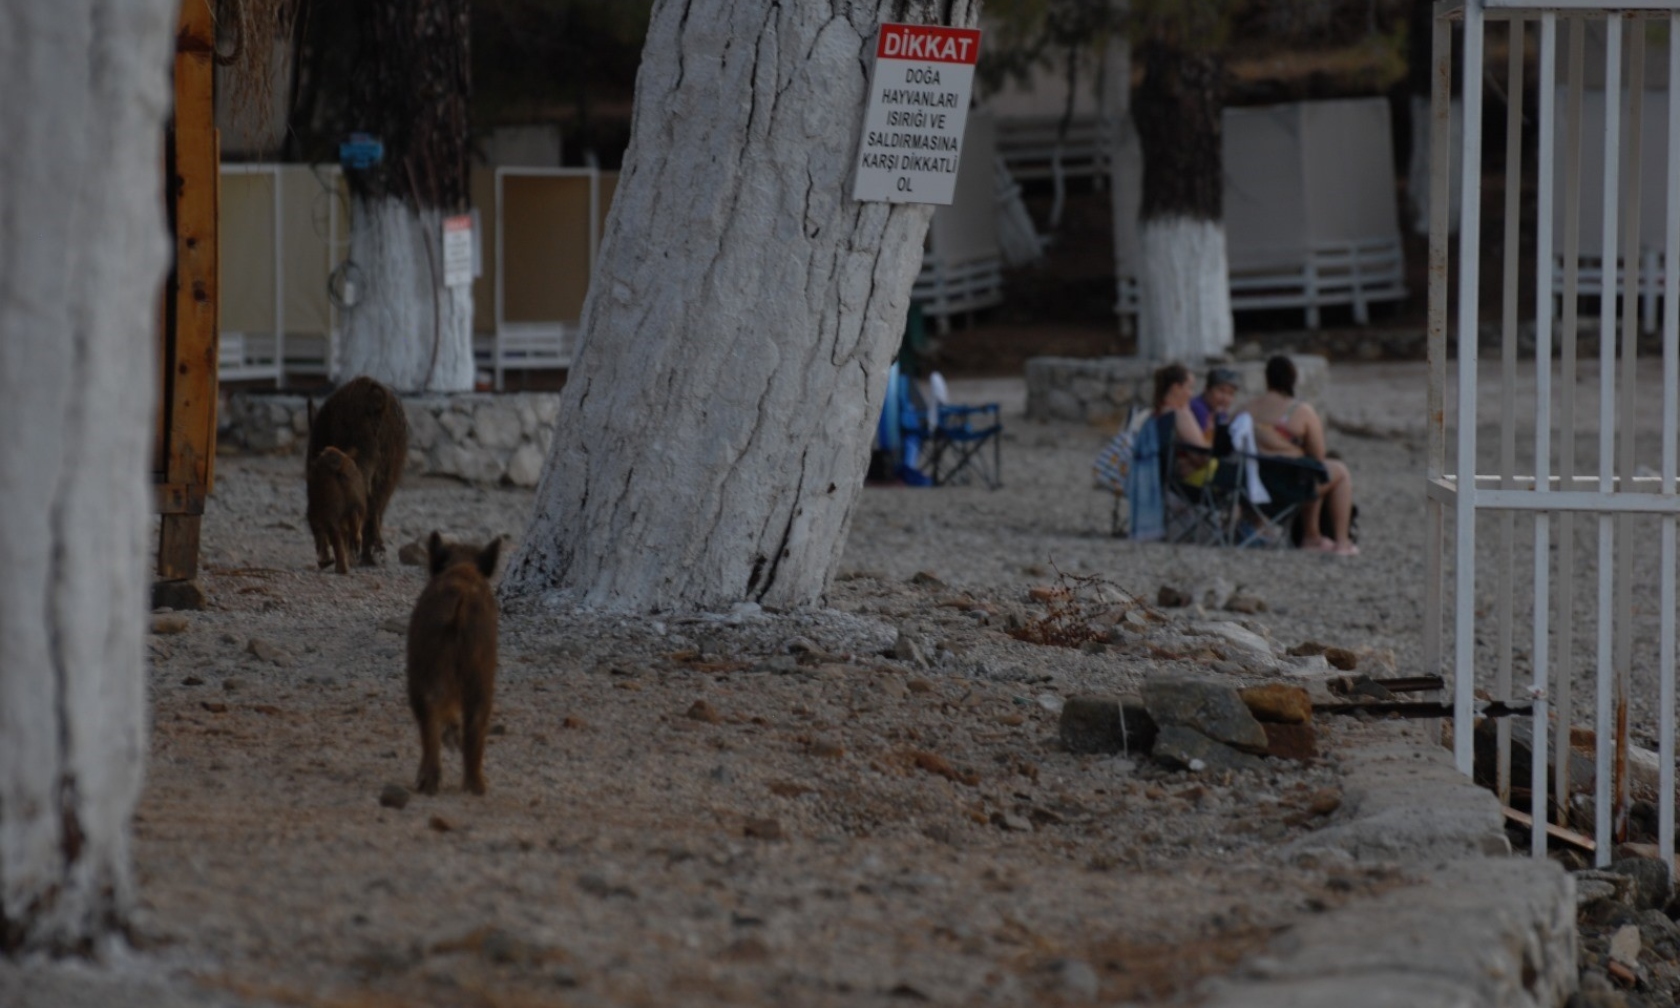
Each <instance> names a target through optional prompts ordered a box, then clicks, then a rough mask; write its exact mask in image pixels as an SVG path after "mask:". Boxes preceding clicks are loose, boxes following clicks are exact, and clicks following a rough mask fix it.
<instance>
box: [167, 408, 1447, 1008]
mask: <svg viewBox="0 0 1680 1008" xmlns="http://www.w3.org/2000/svg"><path fill="white" fill-rule="evenodd" d="M1018 388H1019V385H1018V383H1016V384H1015V385H1013V386H1003V387H987V386H969V387H965V386H963V385H960V384H959V385H958V389H957V391H958V394H959V395H970V396H974V395H983V394H986V393H988V392H993V391H1001V392H1004V393H1011V392H1012V391H1013V394H1014V396H1015V400H1016V401H1017V402H1018V397H1019V393H1018ZM1006 399H1007V395H1006ZM1012 412H1013V414H1014V415H1013V416H1012V417H1011V419H1010V421H1009V437H1008V440H1007V441H1006V444H1005V448H1004V452H1005V461H1004V464H1005V466H1006V470H1005V476H1006V479H1007V485H1006V488H1005V489H1003V490H1000V491H997V492H989V491H986V490H984V489H982V488H979V487H965V486H957V487H949V488H942V489H940V490H911V489H903V488H869V489H868V490H867V491H866V492H865V494H864V498H863V502H862V504H861V506H860V508H859V511H858V513H857V515H856V518H855V521H854V523H853V528H852V532H851V541H850V543H849V545H848V551H847V555H846V559H845V562H844V569H843V572H842V574H841V577H840V579H839V580H838V581H837V583H836V585H835V588H834V591H833V594H832V596H831V598H830V600H829V603H830V604H829V606H828V607H827V608H825V609H821V610H811V611H795V612H777V613H769V612H763V611H760V610H757V609H756V608H753V607H741V608H739V609H738V610H737V611H734V612H731V613H723V614H697V615H694V616H691V617H686V618H671V619H665V620H659V621H655V620H646V619H621V618H608V617H603V616H600V615H597V614H592V613H587V612H577V611H565V612H547V611H536V610H534V609H529V608H524V609H521V608H516V609H515V610H514V611H511V612H508V613H506V614H505V615H504V619H503V624H502V642H501V644H502V652H501V667H500V671H499V673H498V692H497V708H496V715H495V725H496V727H495V728H494V729H493V737H492V739H491V745H490V749H489V755H488V760H487V767H488V771H487V772H488V777H489V781H490V793H489V795H488V796H487V797H485V798H475V797H472V796H470V795H466V794H464V793H463V792H462V791H461V790H460V788H459V784H458V773H459V771H458V770H455V769H454V767H455V766H457V765H458V764H454V763H447V762H446V779H445V788H444V790H443V791H442V793H440V794H439V795H438V796H436V797H432V798H427V797H423V796H417V795H416V796H405V797H407V802H406V805H405V806H404V807H401V808H395V807H386V806H383V805H381V803H380V797H381V794H382V792H383V791H385V790H387V788H388V786H390V785H398V786H401V785H408V784H410V783H412V778H413V772H414V766H415V763H416V762H417V749H418V746H417V744H416V740H415V738H414V728H413V726H412V723H411V720H410V717H409V715H408V712H407V710H406V705H405V702H404V698H403V683H402V659H403V639H402V637H401V635H400V634H399V633H398V632H397V630H398V629H399V628H400V627H401V625H402V624H403V622H404V621H405V620H406V617H407V613H408V610H409V608H410V607H411V606H412V604H413V599H414V598H415V596H416V595H417V594H418V593H419V590H420V587H421V585H422V578H421V574H420V571H419V569H418V568H415V567H408V566H402V565H400V564H398V563H397V562H396V561H395V559H392V560H390V561H388V562H387V565H386V566H384V567H382V568H378V569H372V570H365V569H363V570H355V571H353V572H352V573H351V574H350V575H348V576H344V577H340V576H337V575H334V574H331V573H330V572H329V573H322V572H317V571H316V570H314V569H313V564H312V562H311V561H312V549H311V546H310V543H309V539H308V535H307V532H306V531H305V529H304V525H303V522H302V504H303V493H302V481H301V478H300V473H299V469H300V468H301V466H300V463H299V462H298V460H296V459H291V458H286V459H273V458H240V457H223V458H222V459H220V460H219V467H218V468H219V471H218V477H217V487H216V491H215V494H214V495H213V498H212V501H211V505H210V508H209V512H208V514H207V515H206V520H205V527H204V563H205V567H206V571H205V574H204V583H205V586H206V589H207V591H208V593H209V596H210V598H211V606H210V608H208V609H207V610H205V611H203V612H200V613H191V614H160V616H159V617H157V618H158V619H159V620H160V623H159V629H170V630H177V631H178V632H173V633H160V634H157V635H155V636H154V637H153V639H152V648H153V671H152V680H151V681H152V690H151V699H152V705H153V706H152V709H153V715H154V732H153V745H152V759H151V763H150V767H149V775H148V786H147V789H146V792H145V796H144V799H143V802H142V806H141V809H140V814H139V820H138V824H137V827H136V844H135V853H136V860H137V863H138V868H139V875H140V883H141V892H142V898H143V907H142V912H141V914H140V915H139V918H138V922H137V932H138V937H139V939H140V941H141V943H142V944H143V946H144V947H146V948H147V949H148V950H152V951H155V952H156V953H158V954H159V955H160V956H162V957H163V958H164V959H165V960H166V961H167V962H170V963H171V964H173V966H174V967H175V968H178V969H181V970H184V971H186V972H187V973H188V974H190V975H191V976H193V977H194V978H196V979H197V980H198V981H199V982H200V983H202V984H204V985H207V986H208V987H210V988H212V989H216V990H223V991H230V992H234V993H237V994H240V995H244V996H249V997H258V998H265V999H269V1000H273V1001H277V1002H281V1003H292V1004H398V1003H400V1004H416V1003H423V1004H450V1005H455V1004H496V1005H504V1004H515V1005H517V1004H537V1003H555V1002H560V1003H575V1004H644V1003H645V1004H671V1003H684V1004H757V1003H765V1004H771V1003H774V1004H785V1003H800V1004H846V1005H853V1004H876V1003H880V1004H886V1003H900V1002H902V1001H904V1000H906V999H909V1000H931V1001H934V1002H938V1003H952V1004H956V1003H962V1004H974V1003H997V1004H1028V1003H1032V1004H1038V1003H1050V1004H1055V1003H1086V1002H1090V1001H1093V1000H1098V999H1100V1000H1103V1001H1105V1002H1106V1001H1137V1002H1140V1003H1144V1002H1155V1001H1161V1000H1175V999H1182V998H1183V997H1186V996H1188V995H1189V994H1190V992H1193V991H1194V989H1195V987H1196V984H1197V982H1198V981H1199V980H1200V979H1202V978H1203V977H1206V976H1210V975H1214V974H1219V973H1222V972H1225V971H1228V970H1230V969H1231V968H1232V967H1233V966H1234V964H1235V963H1237V962H1238V961H1239V960H1241V959H1242V958H1243V957H1245V956H1247V955H1249V954H1251V953H1253V952H1256V951H1257V950H1259V949H1260V948H1261V947H1262V946H1263V945H1264V944H1265V943H1266V942H1267V941H1268V940H1270V939H1271V938H1272V937H1273V936H1275V935H1277V934H1279V933H1280V932H1283V931H1286V930H1287V929H1289V928H1290V927H1291V926H1292V924H1293V923H1295V922H1298V921H1300V920H1301V919H1303V918H1304V917H1305V916H1307V915H1311V914H1315V913H1318V912H1321V911H1322V910H1323V909H1325V908H1326V907H1331V906H1338V905H1343V904H1346V903H1348V902H1350V901H1357V900H1360V899H1362V898H1366V897H1368V896H1369V895H1370V894H1372V893H1376V892H1380V891H1383V890H1386V889H1388V888H1392V887H1393V886H1395V885H1401V884H1406V882H1407V881H1408V879H1406V878H1404V877H1403V876H1402V875H1401V873H1399V872H1398V871H1396V870H1395V869H1394V868H1393V867H1392V866H1385V865H1382V864H1353V863H1351V862H1348V861H1347V860H1346V859H1345V858H1337V857H1334V856H1330V855H1324V856H1315V855H1308V856H1299V857H1296V856H1290V857H1285V856H1283V855H1281V854H1279V853H1278V850H1279V848H1280V847H1282V846H1283V845H1285V844H1286V843H1289V842H1291V841H1294V840H1298V839H1300V838H1302V837H1305V836H1307V835H1308V834H1309V833H1310V832H1311V831H1312V830H1314V829H1316V828H1319V827H1320V826H1322V825H1324V824H1325V823H1328V822H1332V821H1335V820H1336V816H1337V811H1336V809H1335V806H1336V804H1337V801H1338V777H1337V760H1336V756H1335V752H1336V748H1337V744H1338V742H1337V740H1338V737H1339V734H1338V729H1337V728H1336V726H1333V725H1325V726H1321V741H1322V742H1323V743H1324V746H1325V748H1326V750H1327V752H1328V755H1327V758H1325V759H1322V760H1320V761H1318V762H1317V763H1316V764H1313V765H1310V766H1304V765H1301V764H1296V763H1289V762H1281V761H1268V765H1267V770H1266V772H1264V773H1261V774H1254V773H1239V774H1235V775H1222V776H1208V775H1204V776H1200V777H1198V776H1194V775H1190V774H1187V773H1183V772H1173V771H1167V770H1165V769H1163V768H1160V767H1157V766H1155V765H1153V764H1151V763H1149V762H1147V761H1144V762H1138V761H1134V760H1132V759H1128V758H1125V757H1098V756H1077V755H1073V754H1070V753H1068V752H1066V751H1065V750H1064V749H1063V748H1062V747H1061V746H1060V744H1059V742H1058V741H1057V738H1056V720H1057V715H1056V709H1057V708H1058V707H1059V705H1060V702H1061V700H1062V698H1065V697H1067V696H1070V695H1074V694H1079V693H1092V692H1096V693H1117V692H1122V691H1129V690H1132V689H1135V688H1136V686H1137V684H1138V683H1139V682H1140V681H1141V679H1142V677H1143V676H1144V675H1145V674H1148V673H1151V672H1154V671H1157V670H1160V669H1179V670H1185V671H1203V672H1207V671H1212V672H1213V673H1214V674H1220V675H1225V676H1228V677H1230V678H1231V679H1232V680H1233V681H1238V682H1258V681H1263V680H1264V679H1266V678H1267V677H1268V675H1271V674H1274V672H1273V669H1272V663H1271V662H1270V661H1260V662H1255V661H1245V660H1244V659H1242V658H1241V657H1240V656H1236V655H1231V654H1227V653H1225V652H1224V651H1222V650H1221V649H1220V648H1219V647H1218V646H1216V645H1214V644H1211V643H1210V638H1207V637H1205V636H1198V635H1197V633H1196V630H1195V626H1196V624H1197V622H1198V621H1199V620H1202V619H1205V618H1213V615H1212V614H1202V613H1197V612H1194V611H1191V610H1173V611H1167V612H1158V611H1155V610H1152V609H1150V608H1149V607H1147V606H1142V605H1134V604H1133V603H1132V602H1131V601H1130V600H1129V595H1128V593H1130V594H1132V595H1137V596H1142V597H1144V598H1146V599H1150V600H1152V599H1153V598H1154V594H1155V591H1156V589H1157V588H1158V587H1159V585H1161V584H1163V583H1170V584H1173V585H1177V586H1182V587H1185V588H1192V589H1194V588H1196V587H1198V586H1199V585H1204V584H1205V583H1208V582H1211V581H1213V580H1214V579H1217V578H1223V579H1224V580H1225V581H1226V582H1228V586H1227V587H1235V586H1241V587H1243V588H1245V589H1246V590H1247V591H1249V592H1251V593H1253V594H1257V595H1259V596H1260V597H1261V598H1262V599H1264V600H1265V601H1267V602H1268V603H1270V607H1271V609H1270V611H1268V612H1264V613H1260V614H1258V615H1254V616H1247V617H1238V616H1234V615H1232V614H1219V618H1226V619H1241V620H1243V621H1244V622H1245V623H1246V625H1247V626H1249V627H1251V628H1252V629H1255V630H1258V631H1260V632H1262V633H1267V634H1270V635H1271V636H1272V637H1273V638H1274V639H1275V640H1276V641H1277V642H1278V643H1279V644H1282V645H1292V644H1295V643H1298V642H1300V641H1302V640H1305V639H1308V638H1312V639H1316V640H1320V641H1322V642H1324V643H1329V644H1336V645H1342V646H1346V647H1349V648H1352V649H1354V650H1356V651H1359V652H1361V653H1362V654H1363V655H1364V660H1365V663H1366V667H1367V668H1369V669H1371V670H1373V671H1376V672H1378V673H1379V674H1381V673H1383V672H1386V671H1388V670H1391V669H1394V668H1397V667H1399V663H1400V662H1404V661H1406V660H1407V656H1408V655H1409V654H1410V653H1412V652H1413V651H1415V647H1416V643H1415V637H1416V631H1415V627H1416V626H1417V624H1418V620H1419V616H1418V611H1419V604H1418V601H1417V599H1416V597H1415V595H1416V593H1415V591H1411V590H1409V585H1410V584H1415V583H1416V582H1417V580H1418V578H1419V577H1421V574H1420V573H1419V572H1421V564H1420V561H1418V560H1417V551H1416V548H1415V546H1414V545H1412V543H1411V542H1408V541H1407V537H1406V535H1405V533H1404V530H1405V529H1406V528H1408V526H1407V525H1406V522H1407V521H1408V520H1409V521H1412V523H1413V524H1414V525H1415V524H1416V519H1408V518H1406V517H1405V516H1406V514H1407V513H1408V512H1409V511H1416V510H1418V508H1417V504H1416V502H1417V499H1418V495H1417V492H1416V483H1415V478H1411V479H1412V483H1411V486H1412V489H1411V492H1410V494H1409V495H1401V494H1389V495H1387V497H1386V499H1385V498H1384V497H1382V496H1377V497H1374V498H1368V499H1369V503H1362V509H1363V510H1362V515H1363V516H1362V524H1361V528H1362V531H1363V532H1364V534H1365V537H1366V539H1365V542H1366V544H1367V550H1366V555H1365V556H1363V557H1360V558H1355V559H1353V560H1344V559H1339V558H1331V557H1326V556H1308V555H1293V554H1271V553H1267V554H1263V553H1259V552H1252V551H1243V552H1238V551H1219V550H1213V549H1207V548H1195V547H1169V546H1159V545H1155V546H1138V545H1134V544H1131V543H1127V542H1125V541H1121V540H1115V539H1111V538H1109V537H1108V536H1107V534H1106V526H1107V521H1108V509H1107V503H1106V500H1105V499H1104V498H1103V497H1102V495H1101V494H1099V493H1097V492H1095V491H1093V490H1091V489H1089V461H1090V457H1091V456H1092V455H1093V454H1094V452H1095V450H1096V447H1097V446H1098V445H1099V444H1100V442H1101V440H1102V435H1101V433H1100V432H1097V431H1093V430H1090V429H1085V428H1077V427H1065V426H1064V427H1058V426H1039V425H1034V424H1028V423H1026V422H1025V421H1023V420H1021V419H1020V418H1019V413H1018V408H1016V409H1015V410H1013V411H1012ZM1341 447H1342V448H1343V450H1344V452H1346V453H1347V454H1348V455H1349V457H1350V458H1352V459H1354V466H1355V472H1356V473H1360V474H1363V473H1365V472H1366V471H1367V470H1369V471H1372V472H1385V471H1386V472H1389V473H1393V474H1395V475H1394V479H1395V480H1396V482H1397V485H1398V484H1399V483H1400V482H1403V481H1404V479H1406V478H1410V477H1402V476H1401V475H1400V474H1402V473H1403V472H1404V471H1405V470H1406V469H1407V468H1408V467H1412V468H1415V463H1416V458H1417V450H1416V449H1415V448H1414V447H1412V446H1410V445H1408V444H1406V443H1404V442H1403V441H1396V440H1393V439H1371V440H1361V441H1353V440H1349V439H1343V440H1342V441H1341ZM530 506H531V495H530V494H529V493H528V492H523V491H518V490H512V489H478V488H469V487H465V486H462V485H460V484H456V483H452V482H446V481H441V480H431V479H420V480H414V481H411V482H410V483H408V484H406V485H405V486H404V487H403V488H402V489H401V490H399V492H398V494H397V496H396V498H395V500H394V501H393V503H392V506H391V510H390V512H389V515H388V520H387V528H388V533H387V539H388V540H389V541H390V542H392V543H393V544H401V543H407V542H410V541H412V540H416V539H419V538H420V537H421V536H423V535H424V534H426V533H427V532H429V531H430V530H431V529H433V528H439V529H442V530H443V531H444V533H445V534H446V535H451V536H459V537H465V538H472V539H484V538H486V537H488V536H491V535H494V534H500V533H508V534H511V535H518V534H519V533H521V532H522V530H523V528H524V523H525V518H526V515H527V513H528V511H529V509H530ZM1412 541H1413V542H1415V537H1414V538H1413V540H1412ZM1397 571H1400V572H1405V571H1411V572H1412V574H1411V575H1410V576H1409V580H1408V578H1406V577H1401V576H1397ZM918 575H921V576H920V577H918ZM1062 575H1066V576H1067V583H1069V584H1073V585H1075V586H1076V587H1079V598H1080V599H1082V600H1087V601H1090V602H1091V604H1092V605H1093V606H1094V607H1095V608H1093V609H1092V610H1091V611H1093V612H1094V611H1098V610H1106V611H1108V612H1109V613H1110V614H1111V617H1112V614H1113V613H1116V612H1124V611H1129V610H1134V609H1135V610H1136V613H1137V615H1136V616H1134V617H1133V619H1134V626H1135V632H1128V633H1127V634H1126V635H1123V639H1121V640H1120V642H1119V643H1117V644H1116V645H1114V646H1112V647H1110V648H1109V649H1107V650H1106V651H1105V652H1103V653H1085V652H1081V651H1075V650H1070V649H1066V648H1058V647H1047V646H1038V645H1033V644H1028V643H1025V642H1023V641H1020V640H1016V639H1014V638H1012V637H1010V636H1008V635H1007V634H1006V633H1005V632H1004V627H1005V626H1006V625H1007V624H1008V622H1009V620H1010V619H1011V618H1014V619H1015V620H1017V621H1019V620H1023V619H1025V620H1031V619H1033V618H1035V617H1037V616H1040V615H1042V614H1043V612H1044V606H1043V604H1042V603H1038V602H1034V601H1032V600H1031V598H1030V597H1029V595H1028V590H1029V589H1031V588H1033V587H1041V588H1042V587H1045V586H1053V585H1056V584H1058V583H1061V581H1062V580H1063V578H1062ZM1084 577H1096V578H1100V579H1101V581H1102V582H1103V584H1097V583H1095V582H1090V583H1086V582H1079V581H1077V579H1078V578H1084ZM912 645H914V646H912ZM895 651H896V653H897V654H898V655H899V657H893V656H892V654H893V653H894V652H895ZM392 794H393V797H394V798H395V797H396V793H395V792H394V791H393V792H392Z"/></svg>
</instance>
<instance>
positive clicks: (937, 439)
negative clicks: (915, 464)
mask: <svg viewBox="0 0 1680 1008" xmlns="http://www.w3.org/2000/svg"><path fill="white" fill-rule="evenodd" d="M930 440H931V441H932V442H933V461H932V463H931V464H930V468H931V472H930V475H932V477H933V485H934V486H947V485H949V484H951V483H957V482H962V481H963V480H965V479H967V478H968V477H970V476H978V477H979V479H980V481H981V482H982V483H984V484H986V489H988V490H996V489H997V488H998V487H1000V486H1002V485H1003V420H1002V418H1001V415H1000V411H999V408H998V404H997V403H985V404H983V405H979V406H953V405H950V404H947V403H938V404H936V405H935V406H934V423H933V433H932V435H931V436H930ZM988 446H989V447H990V448H991V451H990V453H989V454H990V458H988V457H987V455H988V452H987V451H986V449H987V447H988Z"/></svg>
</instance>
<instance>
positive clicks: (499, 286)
mask: <svg viewBox="0 0 1680 1008" xmlns="http://www.w3.org/2000/svg"><path fill="white" fill-rule="evenodd" d="M505 170H506V169H503V168H497V169H496V333H495V336H494V337H493V338H492V339H491V341H490V352H491V354H493V355H494V356H495V360H494V361H492V362H491V370H492V371H493V372H494V373H495V377H496V391H497V392H500V391H501V390H502V330H503V329H504V328H505V327H506V325H507V321H506V315H505V312H506V310H507V302H506V300H505V297H504V294H503V288H504V286H505V284H506V282H507V257H506V256H504V255H503V254H502V251H503V245H504V239H503V236H504V235H506V234H507V226H506V225H507V222H506V221H505V220H503V219H502V207H503V203H502V179H503V178H504V175H503V172H504V171H505ZM590 270H591V272H593V271H594V264H593V263H592V264H590Z"/></svg>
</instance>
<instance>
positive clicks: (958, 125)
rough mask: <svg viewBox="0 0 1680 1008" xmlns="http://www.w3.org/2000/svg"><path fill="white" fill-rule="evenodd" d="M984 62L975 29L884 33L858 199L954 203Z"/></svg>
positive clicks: (913, 28) (891, 29)
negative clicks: (978, 67) (971, 100)
mask: <svg viewBox="0 0 1680 1008" xmlns="http://www.w3.org/2000/svg"><path fill="white" fill-rule="evenodd" d="M979 58H980V32H979V31H978V30H976V29H973V28H942V27H938V26H935V25H907V24H883V25H882V26H881V35H880V38H879V40H878V41H877V42H876V45H875V71H874V73H873V75H872V76H871V77H870V81H869V111H868V112H867V113H865V115H864V117H863V140H862V143H860V144H859V145H858V163H857V175H856V180H855V182H854V183H853V185H852V198H853V199H857V200H867V201H874V202H886V203H941V204H949V203H950V202H951V199H952V197H953V196H954V195H955V192H956V187H957V159H958V157H959V156H960V155H961V153H962V138H963V127H964V126H965V125H967V123H968V97H969V94H970V93H971V92H972V91H973V90H974V64H975V62H976V61H977V60H978V59H979Z"/></svg>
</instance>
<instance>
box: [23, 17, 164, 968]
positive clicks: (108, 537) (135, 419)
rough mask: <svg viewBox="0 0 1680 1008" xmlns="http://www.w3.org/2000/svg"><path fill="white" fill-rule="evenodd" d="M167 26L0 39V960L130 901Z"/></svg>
mask: <svg viewBox="0 0 1680 1008" xmlns="http://www.w3.org/2000/svg"><path fill="white" fill-rule="evenodd" d="M175 11H176V5H175V3H173V2H171V0H145V2H141V0H56V2H54V3H21V4H12V5H10V10H9V13H8V16H7V17H6V19H5V25H6V30H5V32H3V33H0V93H3V94H6V95H9V96H11V99H12V100H9V101H7V102H5V103H4V105H0V125H3V126H4V132H5V135H6V138H7V141H6V143H5V144H4V146H0V220H3V221H5V226H4V227H3V228H0V333H3V334H4V337H3V338H0V430H4V431H6V436H5V437H3V438H0V513H3V514H4V516H5V517H4V520H3V521H0V951H9V950H15V949H19V948H26V949H27V948H38V949H49V950H59V951H65V950H85V949H87V948H89V947H90V946H91V945H92V944H93V943H94V942H95V941H96V940H97V939H98V938H99V937H100V936H102V935H105V934H108V933H110V932H111V931H112V930H113V929H116V928H120V927H121V926H122V920H123V917H124V914H125V913H126V911H127V909H128V906H129V904H130V902H131V899H132V895H133V876H132V874H131V872H130V867H129V822H130V819H131V817H132V815H133V812H134V805H135V802H136V801H137V800H138V797H139V792H140V781H141V765H142V760H143V757H144V754H145V724H146V716H145V669H144V650H143V649H144V620H145V612H146V588H147V583H146V571H147V568H146V541H147V529H148V514H149V512H150V503H151V488H150V475H149V469H150V467H149V465H148V463H147V457H148V455H149V453H150V451H151V447H152V445H151V438H152V432H153V409H154V406H155V402H156V390H155V389H154V388H153V387H152V381H151V376H152V375H153V374H155V363H154V361H155V357H154V355H155V354H156V346H155V343H156V335H155V333H156V331H157V310H158V290H159V282H160V281H161V279H162V277H163V274H164V270H165V269H166V267H167V265H168V245H167V243H166V241H165V238H164V233H165V232H164V221H163V184H162V182H163V178H162V174H163V173H162V168H163V145H162V141H163V119H164V115H165V113H166V111H167V109H168V107H169V72H168V67H169V54H170V44H171V40H172V39H173V37H174V33H173V28H174V24H175Z"/></svg>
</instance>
